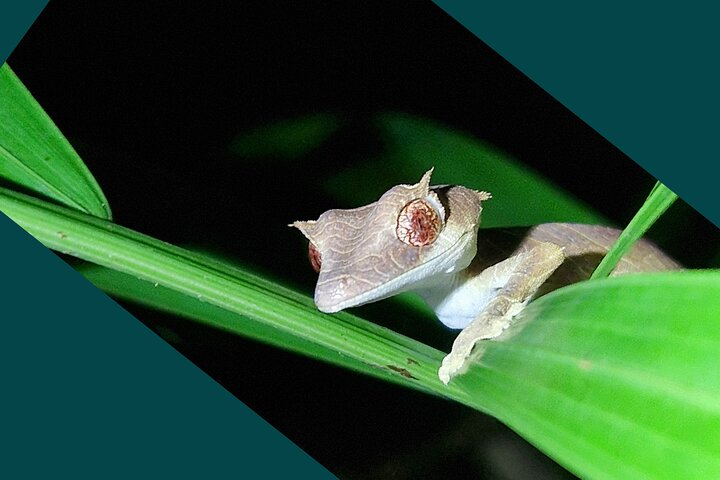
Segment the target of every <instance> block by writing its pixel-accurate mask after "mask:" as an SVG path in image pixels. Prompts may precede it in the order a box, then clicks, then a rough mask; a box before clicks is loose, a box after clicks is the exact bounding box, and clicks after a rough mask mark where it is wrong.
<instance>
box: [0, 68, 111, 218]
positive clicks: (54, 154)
mask: <svg viewBox="0 0 720 480" xmlns="http://www.w3.org/2000/svg"><path fill="white" fill-rule="evenodd" d="M2 178H4V179H6V180H8V181H9V182H11V183H13V184H16V185H19V186H22V187H24V188H26V189H29V190H31V191H33V192H36V193H38V194H40V195H42V196H45V197H47V198H51V199H53V200H56V201H58V202H60V203H62V204H64V205H67V206H68V207H71V208H74V209H77V210H79V211H81V212H85V213H89V214H92V215H95V216H97V217H100V218H108V219H109V218H111V213H110V207H109V206H108V202H107V200H106V199H105V195H104V194H103V192H102V190H100V187H99V186H98V184H97V182H96V181H95V179H94V178H93V176H92V174H91V173H90V171H89V170H88V169H87V167H86V166H85V164H84V163H83V161H82V160H81V159H80V157H79V156H78V154H77V153H76V152H75V150H74V149H73V148H72V146H71V145H70V144H69V143H68V141H67V140H66V139H65V137H64V136H63V134H62V133H61V132H60V130H58V128H57V127H56V126H55V124H54V123H53V121H52V120H51V119H50V117H48V116H47V114H46V113H45V111H44V110H43V109H42V107H40V105H38V103H37V102H36V101H35V99H34V98H33V97H32V95H31V94H30V92H28V90H27V89H26V88H25V86H24V85H23V84H22V83H21V82H20V80H19V79H18V78H17V77H16V76H15V74H14V73H13V72H12V70H11V69H10V67H9V66H8V65H7V64H4V65H2V66H1V67H0V179H2Z"/></svg>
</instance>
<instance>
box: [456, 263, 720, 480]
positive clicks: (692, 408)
mask: <svg viewBox="0 0 720 480" xmlns="http://www.w3.org/2000/svg"><path fill="white" fill-rule="evenodd" d="M519 320H520V328H519V330H520V331H519V332H518V333H516V334H515V335H514V336H513V337H512V338H511V339H509V340H506V341H496V342H492V346H491V347H489V348H488V349H487V352H486V354H485V356H484V357H483V358H482V359H481V361H480V364H479V365H477V366H475V367H474V368H473V369H471V372H470V374H469V375H468V376H467V377H466V378H461V379H460V382H461V383H463V385H464V386H466V387H467V388H472V389H473V390H472V392H473V393H474V394H475V395H476V396H482V397H483V398H485V400H486V401H487V402H488V403H487V408H488V410H489V411H491V412H493V414H494V415H496V416H497V417H498V418H499V419H500V420H502V421H503V422H505V423H507V424H508V425H509V426H510V427H512V428H513V429H515V430H516V431H517V432H519V433H520V434H521V435H523V436H525V437H526V438H528V439H529V440H530V441H531V442H533V443H535V444H536V445H537V446H539V447H540V448H541V449H542V450H544V451H545V452H547V453H549V454H550V455H551V456H552V457H554V458H555V459H556V460H557V461H559V462H560V463H562V464H563V465H565V466H567V467H568V468H570V469H571V470H573V471H574V472H575V473H578V474H580V475H581V476H584V477H590V478H673V479H674V478H718V477H720V369H718V365H719V364H720V272H718V271H703V272H690V271H686V272H672V273H662V274H645V275H628V276H623V277H615V278H604V279H600V280H597V281H592V282H582V283H580V284H576V285H573V286H570V287H568V288H564V289H561V290H558V291H556V292H554V293H552V294H549V295H547V296H545V297H542V298H540V299H538V300H537V301H535V302H534V303H532V304H531V305H530V306H529V307H528V308H527V309H526V310H525V311H524V312H523V313H522V314H521V316H520V317H519ZM523 326H524V328H522V327H523Z"/></svg>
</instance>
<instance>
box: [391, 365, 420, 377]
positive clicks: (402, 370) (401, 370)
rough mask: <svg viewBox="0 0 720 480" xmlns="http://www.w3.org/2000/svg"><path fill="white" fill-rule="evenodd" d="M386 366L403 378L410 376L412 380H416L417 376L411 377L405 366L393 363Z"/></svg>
mask: <svg viewBox="0 0 720 480" xmlns="http://www.w3.org/2000/svg"><path fill="white" fill-rule="evenodd" d="M387 368H389V369H390V370H392V371H393V372H397V373H399V374H400V375H402V376H403V377H405V378H411V379H413V380H417V378H415V377H413V376H412V374H411V373H410V372H409V371H408V369H407V368H402V367H396V366H395V365H387Z"/></svg>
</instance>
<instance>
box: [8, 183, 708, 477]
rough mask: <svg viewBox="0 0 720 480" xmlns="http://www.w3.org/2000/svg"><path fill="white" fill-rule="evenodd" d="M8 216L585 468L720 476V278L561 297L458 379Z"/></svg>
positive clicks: (281, 305)
mask: <svg viewBox="0 0 720 480" xmlns="http://www.w3.org/2000/svg"><path fill="white" fill-rule="evenodd" d="M0 210H1V211H3V212H5V213H6V214H8V215H9V216H10V217H11V218H12V219H14V220H15V221H16V222H17V223H19V224H20V225H21V226H22V227H23V228H25V229H26V230H28V231H29V232H30V233H31V234H32V235H34V236H35V237H36V238H38V239H39V240H40V241H42V242H43V243H44V244H46V245H47V246H49V247H50V248H54V249H56V250H60V251H64V252H66V253H70V254H72V255H75V256H78V257H80V258H84V259H86V260H89V261H92V262H95V263H98V264H100V265H104V266H106V267H109V268H113V269H117V270H119V271H122V272H124V273H127V274H128V275H130V276H134V277H138V278H140V279H142V280H143V281H144V282H145V285H144V286H143V287H142V288H141V289H140V290H134V288H135V287H132V288H130V287H127V286H123V285H122V284H120V285H116V286H115V287H113V286H111V285H109V284H105V285H103V287H104V288H108V289H114V291H113V293H115V294H118V295H121V296H123V297H125V298H129V299H133V300H137V301H144V302H145V303H146V304H152V305H154V306H156V307H160V308H163V309H166V310H168V311H175V310H173V307H172V306H171V303H172V302H175V301H178V298H176V297H174V296H166V297H165V299H164V300H163V299H162V297H153V296H152V293H151V292H150V290H148V289H153V288H155V289H158V291H160V289H161V287H165V289H168V290H173V291H174V292H177V293H180V294H182V295H184V296H185V297H188V298H193V299H194V301H195V302H196V305H195V306H194V307H192V308H190V307H188V306H187V304H181V307H180V308H182V309H183V310H184V311H185V313H184V315H186V316H188V317H190V318H196V319H201V320H203V321H205V322H207V323H209V324H213V325H216V326H218V327H219V328H224V329H226V330H229V331H234V332H237V333H239V334H242V335H247V336H251V337H253V338H259V339H262V340H263V341H267V342H269V343H272V344H275V345H279V346H283V347H284V348H289V349H291V350H294V351H297V352H302V353H304V354H307V355H311V356H313V357H315V358H318V359H321V360H324V361H328V362H331V363H334V364H337V365H341V366H344V367H347V368H352V369H353V370H356V371H360V372H363V373H366V374H370V375H373V376H376V377H380V378H383V379H386V380H390V381H393V382H396V383H400V384H403V385H407V386H410V387H413V388H417V389H419V390H422V391H426V392H430V393H435V394H438V395H442V396H445V397H447V398H451V399H454V400H456V401H459V402H461V403H464V404H466V405H469V406H471V407H473V408H476V409H478V410H481V411H484V412H487V413H490V414H491V415H494V416H496V417H498V418H499V419H501V420H502V421H504V422H505V423H507V424H508V425H509V426H511V427H512V428H513V429H515V430H516V431H518V432H519V433H521V434H522V435H524V436H525V437H526V438H528V439H529V440H530V441H531V442H533V443H534V444H536V445H537V446H538V447H539V448H541V449H542V450H544V451H545V452H546V453H548V454H550V455H551V456H553V457H554V458H555V459H556V460H558V461H559V462H560V463H562V464H563V465H565V466H567V467H568V468H569V469H571V470H572V471H574V472H576V473H578V474H580V475H583V476H591V477H598V478H618V477H621V478H628V477H630V478H636V477H647V478H688V477H693V478H697V477H700V478H715V477H718V476H720V369H717V365H718V361H719V360H720V354H719V353H718V352H720V272H716V271H708V272H672V273H664V274H654V275H649V274H648V275H636V276H626V277H619V278H605V279H599V280H597V281H593V282H583V283H581V284H577V285H573V286H570V287H567V288H564V289H560V290H557V291H556V292H553V293H551V294H549V295H547V296H545V297H542V298H540V299H539V300H537V301H535V302H533V303H532V304H531V305H530V306H529V307H528V308H527V309H526V310H525V311H524V312H523V313H522V314H521V315H520V316H519V318H518V323H517V327H515V328H512V329H510V331H509V332H508V335H509V338H505V339H498V340H497V341H492V342H488V347H487V349H486V352H485V355H484V357H482V359H481V361H480V362H479V364H477V365H474V366H473V367H471V368H470V370H469V371H468V373H467V374H466V375H464V376H461V377H459V378H457V379H456V380H454V381H453V382H451V384H450V386H449V387H444V386H443V385H442V384H441V383H440V382H439V380H438V379H437V377H436V368H437V366H438V364H439V361H440V358H441V356H442V354H441V353H440V352H438V351H436V350H434V349H432V348H429V347H427V346H425V345H422V344H420V343H419V342H415V341H413V340H411V339H408V338H406V337H403V336H401V335H397V334H395V333H393V332H390V331H388V330H386V329H383V328H381V327H378V326H375V325H372V324H370V323H368V322H365V321H362V320H360V319H358V318H356V317H354V316H352V315H348V314H338V315H325V314H322V313H320V312H318V311H317V310H315V309H314V307H313V305H312V302H311V300H310V299H308V298H306V297H305V296H303V295H299V294H297V293H295V292H293V291H291V290H288V289H285V288H282V287H280V286H278V285H276V284H274V283H272V282H269V281H267V280H264V279H262V278H259V277H256V276H254V275H252V274H249V273H248V272H244V271H243V270H240V269H237V268H234V267H232V266H230V265H227V264H224V263H221V262H219V261H216V260H213V259H211V258H207V257H203V256H201V255H197V254H194V253H191V252H188V251H186V250H183V249H179V248H176V247H172V246H170V245H167V244H165V243H163V242H160V241H157V240H154V239H152V238H149V237H146V236H144V235H141V234H138V233H136V232H132V231H130V230H127V229H124V228H122V227H119V226H117V225H113V224H111V223H109V222H105V221H102V220H98V219H96V218H92V217H89V216H87V215H82V214H79V213H77V212H73V211H71V210H68V209H65V208H62V207H57V206H54V205H49V204H47V203H44V202H40V201H38V200H35V199H31V198H29V197H26V196H23V195H20V194H17V193H14V192H9V191H0ZM99 277H100V276H99V275H96V276H95V278H94V281H96V282H98V284H101V283H102V281H99V280H98V279H99ZM106 278H107V279H109V278H110V277H106ZM148 282H149V283H148ZM108 283H112V282H108ZM155 283H157V284H158V286H157V287H155V286H154V284H155ZM143 289H144V290H143ZM133 292H134V293H133ZM146 295H149V297H148V298H150V300H148V299H147V298H146V299H145V300H143V297H145V296H146ZM173 295H174V294H173ZM201 304H207V305H208V307H207V308H205V307H203V306H202V305H201ZM210 306H212V309H211V308H210ZM216 307H217V308H216ZM211 310H212V311H211ZM178 313H182V312H178ZM250 322H255V323H256V324H255V325H251V323H250ZM273 331H279V332H281V333H280V334H277V335H275V334H274V333H273ZM293 337H294V339H293ZM415 362H417V363H418V364H417V365H416V364H415Z"/></svg>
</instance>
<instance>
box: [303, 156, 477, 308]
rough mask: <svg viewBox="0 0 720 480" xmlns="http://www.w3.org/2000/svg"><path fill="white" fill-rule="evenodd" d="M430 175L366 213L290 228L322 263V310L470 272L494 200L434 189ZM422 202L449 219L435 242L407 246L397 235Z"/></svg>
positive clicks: (338, 213)
mask: <svg viewBox="0 0 720 480" xmlns="http://www.w3.org/2000/svg"><path fill="white" fill-rule="evenodd" d="M431 175H432V170H430V171H428V172H427V173H425V175H423V177H422V179H421V180H420V181H419V182H418V183H416V184H414V185H397V186H395V187H392V188H391V189H390V190H388V191H387V192H385V193H384V194H383V195H382V196H381V197H380V199H379V200H378V201H377V202H374V203H371V204H369V205H366V206H364V207H360V208H355V209H350V210H339V209H334V210H328V211H327V212H325V213H323V214H322V215H320V217H319V218H318V219H317V220H314V221H304V222H303V221H298V222H295V223H293V224H292V226H293V227H296V228H298V229H299V230H300V231H301V232H302V233H303V234H304V235H305V237H307V238H308V240H309V241H310V242H311V243H312V244H313V245H314V246H315V248H316V249H317V251H318V252H319V256H320V258H322V266H321V268H320V273H319V276H318V282H317V286H316V289H315V304H316V305H317V307H318V308H319V309H320V310H321V311H324V312H329V313H332V312H337V311H340V310H342V309H345V308H348V307H352V306H357V305H361V304H364V303H368V302H372V301H376V300H379V299H382V298H386V297H389V296H392V295H395V294H396V293H399V292H401V291H406V290H410V289H412V288H413V287H415V286H416V285H417V284H418V283H422V282H423V281H426V280H428V279H437V278H438V275H441V274H447V273H452V272H456V271H459V270H462V269H464V268H466V267H467V266H468V265H469V263H470V261H471V260H472V258H473V256H474V255H475V251H476V250H475V243H476V239H477V228H478V225H479V217H480V212H481V211H482V206H481V203H482V202H483V201H484V200H487V199H488V198H490V195H489V194H487V193H485V192H476V191H474V190H471V189H469V188H465V187H461V186H447V187H433V188H431V187H430V177H431ZM418 199H426V200H427V201H428V202H429V203H431V202H439V204H438V205H437V206H436V212H437V213H438V216H444V217H445V218H444V219H442V220H443V221H442V225H441V228H439V232H438V233H437V234H436V238H435V239H434V240H433V241H432V242H429V243H427V244H423V245H417V246H416V245H412V244H408V243H404V242H403V241H401V240H400V239H399V238H398V232H397V229H398V218H399V216H400V214H401V212H402V210H403V208H404V207H405V206H406V205H408V204H409V203H410V202H413V201H415V200H418ZM420 243H422V242H420Z"/></svg>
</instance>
